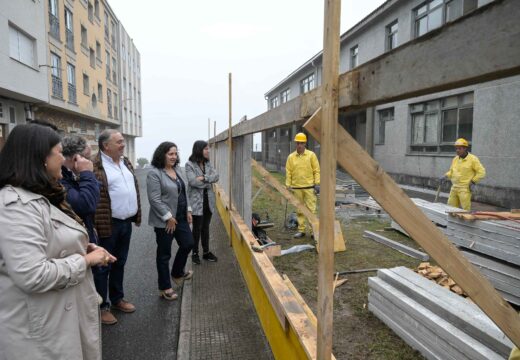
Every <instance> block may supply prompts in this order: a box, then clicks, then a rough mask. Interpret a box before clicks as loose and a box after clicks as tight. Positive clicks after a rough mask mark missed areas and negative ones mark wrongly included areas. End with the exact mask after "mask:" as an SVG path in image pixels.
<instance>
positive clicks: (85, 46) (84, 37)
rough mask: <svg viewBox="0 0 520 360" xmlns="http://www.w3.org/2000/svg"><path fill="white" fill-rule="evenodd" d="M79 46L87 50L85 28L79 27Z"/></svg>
mask: <svg viewBox="0 0 520 360" xmlns="http://www.w3.org/2000/svg"><path fill="white" fill-rule="evenodd" d="M81 46H83V47H84V48H85V49H88V39H87V28H85V27H84V26H83V25H81Z"/></svg>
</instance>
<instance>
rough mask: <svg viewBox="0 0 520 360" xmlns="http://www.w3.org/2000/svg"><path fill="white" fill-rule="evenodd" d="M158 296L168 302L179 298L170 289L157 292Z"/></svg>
mask: <svg viewBox="0 0 520 360" xmlns="http://www.w3.org/2000/svg"><path fill="white" fill-rule="evenodd" d="M159 296H160V297H162V298H163V299H166V300H169V301H172V300H177V298H178V297H179V296H178V295H177V294H176V293H175V291H173V290H172V289H168V290H159Z"/></svg>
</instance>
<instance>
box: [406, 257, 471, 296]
mask: <svg viewBox="0 0 520 360" xmlns="http://www.w3.org/2000/svg"><path fill="white" fill-rule="evenodd" d="M415 272H416V273H418V274H419V275H421V276H423V277H425V278H427V279H429V280H432V281H435V282H436V283H437V284H439V285H440V286H442V287H443V288H445V289H448V290H450V291H452V292H454V293H456V294H457V295H462V296H464V297H467V296H468V294H466V293H465V292H464V290H462V289H461V288H460V286H458V285H457V284H456V283H455V281H453V279H452V278H450V277H449V275H448V274H446V272H444V270H442V269H441V268H440V267H439V266H433V265H430V263H429V262H423V263H421V264H419V266H418V267H417V269H415Z"/></svg>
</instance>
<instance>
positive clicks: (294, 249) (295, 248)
mask: <svg viewBox="0 0 520 360" xmlns="http://www.w3.org/2000/svg"><path fill="white" fill-rule="evenodd" d="M311 249H314V246H312V245H309V244H303V245H295V246H293V247H290V248H289V249H286V250H282V251H281V254H280V256H283V255H287V254H296V253H299V252H302V251H305V250H311Z"/></svg>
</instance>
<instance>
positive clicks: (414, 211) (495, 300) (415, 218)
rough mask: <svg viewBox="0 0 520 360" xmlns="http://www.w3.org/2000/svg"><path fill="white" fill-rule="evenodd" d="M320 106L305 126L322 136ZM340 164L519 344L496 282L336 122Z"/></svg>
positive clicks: (518, 328)
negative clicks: (475, 264)
mask: <svg viewBox="0 0 520 360" xmlns="http://www.w3.org/2000/svg"><path fill="white" fill-rule="evenodd" d="M321 122H322V120H321V108H319V109H318V110H316V112H315V113H314V114H313V115H312V117H311V118H310V119H309V120H308V121H307V122H306V123H305V125H304V128H305V129H306V130H307V131H308V132H309V133H310V134H311V135H312V136H313V137H314V138H315V139H319V138H320V131H321V127H322V125H321ZM336 134H337V139H338V140H337V152H338V154H343V155H342V156H340V157H338V163H339V165H340V166H341V167H342V168H343V169H345V170H346V171H348V173H349V174H350V175H351V176H352V177H353V178H354V179H355V180H356V181H357V182H358V183H359V184H360V185H361V186H362V187H363V188H364V189H365V190H366V191H368V192H369V193H370V195H372V197H373V198H374V199H375V200H376V201H377V202H378V203H379V204H380V205H381V206H382V207H383V209H385V211H386V212H387V213H388V214H389V215H390V216H391V217H392V218H393V219H394V220H395V221H396V222H397V223H399V225H401V227H403V229H405V230H406V232H407V233H408V234H410V236H411V237H412V239H414V240H415V241H416V242H417V243H419V244H420V245H421V246H422V248H423V249H424V250H426V252H427V253H428V254H430V256H431V257H433V258H434V259H435V261H436V262H437V263H438V264H439V265H440V266H441V267H442V268H443V269H444V270H445V271H446V272H447V273H448V274H449V275H450V276H451V277H452V278H453V279H454V280H455V281H456V282H457V284H458V285H459V286H460V287H461V288H463V289H464V291H466V293H467V294H468V295H469V297H470V298H471V299H472V300H473V301H474V302H475V304H477V305H478V306H479V307H480V308H481V309H482V311H484V312H485V313H486V314H487V315H488V316H489V318H490V319H491V320H493V321H494V322H495V324H496V325H497V326H498V327H499V328H500V329H502V331H503V332H504V333H505V334H506V335H507V336H508V337H509V338H510V339H511V341H512V342H513V343H515V345H516V346H519V347H520V317H519V316H518V314H517V313H516V312H515V311H514V310H513V308H512V307H511V306H510V305H509V304H508V303H507V302H506V301H505V300H504V299H503V298H502V297H501V296H500V295H499V294H498V292H497V291H496V290H495V288H494V287H493V285H491V283H490V282H489V281H488V280H487V279H486V278H484V277H483V276H482V275H481V274H480V272H479V271H478V270H477V269H476V268H475V267H474V266H473V265H471V263H470V262H469V261H468V260H466V258H465V257H464V256H463V255H462V254H461V253H460V252H459V250H457V248H456V247H455V246H454V245H453V244H452V243H451V242H450V241H449V240H448V239H447V238H446V237H445V236H444V234H443V233H442V232H441V231H440V230H439V229H438V228H437V227H436V226H435V225H434V224H433V223H432V222H431V221H430V220H429V219H428V218H427V217H426V215H424V214H423V212H422V211H421V210H420V209H419V208H417V206H416V205H415V204H414V203H413V202H412V200H410V198H409V197H408V196H407V195H406V194H405V193H404V191H403V190H402V189H401V188H400V187H399V186H397V184H396V183H395V182H394V180H392V178H391V177H390V176H389V175H388V174H387V173H386V172H385V171H384V170H383V169H382V168H381V166H380V165H379V164H378V163H377V162H376V161H375V160H374V159H372V157H370V155H368V153H367V152H366V151H365V150H363V148H362V147H361V146H360V145H359V144H358V143H357V142H356V140H355V139H353V138H352V137H351V136H350V135H349V134H348V132H347V131H346V130H345V129H344V128H343V127H342V126H341V125H339V124H337V131H336Z"/></svg>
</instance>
